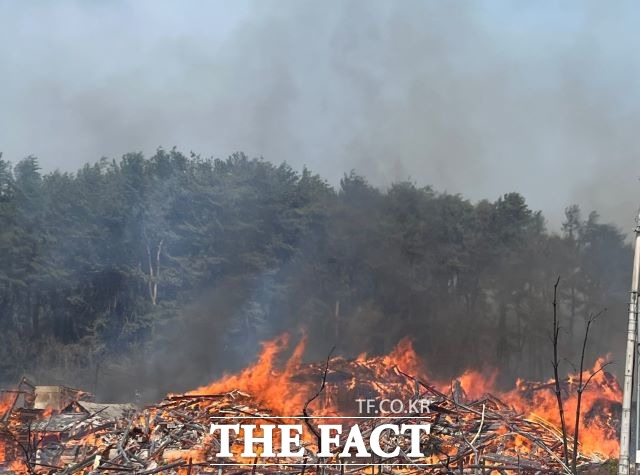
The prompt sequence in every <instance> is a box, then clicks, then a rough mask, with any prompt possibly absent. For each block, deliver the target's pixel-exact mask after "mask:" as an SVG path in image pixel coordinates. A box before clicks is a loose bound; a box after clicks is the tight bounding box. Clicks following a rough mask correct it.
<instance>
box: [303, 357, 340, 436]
mask: <svg viewBox="0 0 640 475" xmlns="http://www.w3.org/2000/svg"><path fill="white" fill-rule="evenodd" d="M335 349H336V347H335V346H334V347H333V348H331V351H330V352H329V354H328V355H327V361H326V363H325V366H324V373H323V375H322V384H321V385H320V389H318V392H316V393H315V395H314V396H313V397H312V398H311V399H309V400H308V401H307V402H306V403H305V404H304V407H303V408H302V414H303V415H304V418H305V419H304V422H305V424H306V425H307V427H309V430H310V431H311V432H313V435H315V436H316V439H317V441H318V447H320V432H318V429H316V428H315V426H314V425H313V424H312V423H311V421H310V417H311V416H309V411H308V409H309V404H311V403H312V402H313V401H315V400H316V399H317V398H318V396H320V394H322V391H324V388H325V386H326V385H327V374H328V373H329V361H330V360H331V355H333V352H334V351H335Z"/></svg>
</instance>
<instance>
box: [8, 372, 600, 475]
mask: <svg viewBox="0 0 640 475" xmlns="http://www.w3.org/2000/svg"><path fill="white" fill-rule="evenodd" d="M420 387H421V394H420V397H427V398H429V399H430V401H431V404H430V405H429V412H428V413H422V414H418V413H416V414H409V415H403V416H401V417H394V418H390V419H388V420H385V422H386V423H397V424H401V423H407V422H414V423H421V422H425V419H426V420H427V421H428V422H430V423H431V424H432V429H431V434H430V435H428V436H423V447H422V449H423V452H424V453H425V455H426V457H424V458H421V459H411V460H410V459H408V458H407V457H406V456H405V455H404V452H402V451H401V455H400V456H398V457H395V458H392V459H385V460H384V464H385V465H387V466H388V467H389V469H392V470H393V473H398V472H421V473H448V472H451V471H455V472H456V473H472V472H474V471H477V470H482V471H486V472H490V471H492V470H497V471H510V470H518V471H519V472H520V473H568V471H569V470H568V468H567V467H566V466H564V464H563V462H562V438H561V435H560V432H559V430H558V429H557V428H556V427H555V426H553V425H551V424H549V423H548V422H545V421H544V420H542V419H539V418H528V417H525V416H524V415H523V414H520V413H518V412H516V411H515V410H514V409H513V408H511V407H510V406H508V405H507V404H506V403H504V402H502V401H500V400H499V399H498V398H496V397H494V396H490V395H487V396H485V397H483V398H482V399H479V400H476V401H470V402H462V401H456V400H455V398H454V397H453V396H451V395H445V394H443V393H442V392H440V391H438V390H436V389H435V388H433V387H431V386H428V385H426V384H424V383H421V386H420ZM77 408H82V410H81V411H78V412H74V411H73V409H77ZM271 416H273V414H271V412H270V411H269V410H268V408H265V407H261V405H260V404H259V403H258V402H257V400H256V399H255V398H253V397H252V396H251V395H249V394H245V393H243V392H240V391H233V392H229V393H226V394H200V395H179V396H170V397H167V398H166V399H165V400H164V401H162V402H160V403H159V404H157V405H154V406H150V407H148V408H146V409H144V410H142V411H135V410H134V408H133V407H132V406H131V405H106V404H105V405H101V404H92V403H73V404H72V405H71V406H70V407H68V408H66V409H65V410H64V411H63V412H61V413H59V414H51V415H50V416H48V417H45V418H43V419H41V420H38V421H37V422H35V423H33V424H31V425H30V426H27V427H25V426H23V425H20V424H19V418H20V410H18V411H17V412H16V413H15V414H13V415H12V416H11V418H10V423H9V425H8V427H5V428H4V431H5V433H6V431H11V432H13V433H14V434H15V433H18V434H19V433H21V431H24V430H28V431H29V432H30V436H29V437H28V440H29V442H28V443H27V446H26V452H25V453H29V454H30V455H31V456H30V457H29V461H30V464H31V467H30V469H31V470H32V471H33V472H35V473H59V474H64V475H70V474H73V473H95V474H98V473H110V474H113V473H137V474H152V473H191V474H197V473H218V474H220V473H238V472H239V471H241V472H247V471H251V472H252V473H256V472H259V473H276V472H277V473H304V472H309V471H316V470H317V466H316V464H319V463H323V464H331V466H325V470H329V471H332V472H335V473H338V472H340V473H345V471H348V472H349V473H356V472H357V473H371V472H370V471H369V472H368V471H367V468H368V465H372V464H374V463H380V461H379V460H371V461H367V462H363V463H364V465H359V466H356V465H352V464H348V463H347V464H345V463H342V465H340V461H339V460H338V459H337V458H333V459H319V458H318V457H317V456H316V455H315V454H316V453H317V452H318V449H317V446H316V444H315V441H313V440H308V441H306V443H305V454H306V456H305V458H304V462H303V463H302V464H301V460H300V459H284V460H282V459H277V460H276V459H266V460H260V463H261V464H262V463H272V464H275V465H270V466H258V467H253V464H254V463H255V462H256V461H255V460H246V459H242V458H241V457H240V456H237V457H235V458H234V459H233V462H234V463H236V464H246V465H245V466H244V470H242V467H239V466H238V465H229V460H228V459H217V458H216V457H215V454H216V453H217V448H218V447H217V446H216V442H217V440H216V439H215V438H214V437H212V436H210V435H209V429H210V424H211V421H212V417H214V418H221V417H224V418H225V423H234V422H239V421H240V422H244V423H247V419H246V418H247V417H251V418H252V419H251V421H252V423H256V422H257V423H259V422H265V423H266V422H270V423H273V422H274V420H276V419H274V418H272V417H271ZM278 420H279V419H278ZM253 421H256V422H253ZM358 422H359V423H360V427H361V431H362V432H363V433H365V432H367V431H370V430H372V429H373V427H374V425H375V424H379V423H381V422H380V420H379V419H367V420H365V421H358ZM290 423H306V422H304V420H303V419H302V418H299V419H291V422H290ZM310 423H313V420H311V421H310ZM344 437H346V434H345V436H343V438H342V441H343V442H344ZM13 442H14V443H15V441H13ZM383 444H384V446H385V448H386V449H391V448H393V447H394V446H395V444H398V445H400V446H401V448H403V441H402V440H401V438H396V439H394V440H391V439H389V438H387V439H386V440H384V442H383ZM232 447H233V448H232V452H233V453H234V454H239V453H240V452H241V451H242V439H241V438H237V439H235V440H234V441H233V445H232ZM404 448H406V446H405V447H404ZM340 450H341V449H339V448H337V449H336V450H335V453H338V452H339V451H340ZM19 452H20V451H18V453H19ZM16 459H17V460H24V459H25V457H24V456H23V457H22V458H20V457H17V458H16ZM604 461H605V460H604V459H602V458H600V457H598V456H596V455H590V456H586V455H584V454H581V455H580V457H579V467H580V468H585V467H588V466H591V465H594V464H600V463H603V462H604ZM22 465H23V464H22ZM372 467H374V465H372ZM12 469H13V470H14V471H15V472H16V473H28V470H29V469H28V468H27V467H26V466H22V467H16V465H15V464H14V465H13V467H12ZM368 470H371V468H369V469H368Z"/></svg>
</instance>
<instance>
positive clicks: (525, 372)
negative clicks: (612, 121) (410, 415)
mask: <svg viewBox="0 0 640 475" xmlns="http://www.w3.org/2000/svg"><path fill="white" fill-rule="evenodd" d="M630 253H631V250H630V248H629V245H628V243H627V242H626V241H625V235H624V234H623V233H622V232H621V231H620V230H619V229H617V228H616V227H615V226H613V225H610V224H606V223H602V222H601V221H600V219H599V216H598V214H597V213H595V212H591V213H589V214H587V215H583V213H582V212H581V210H580V209H579V207H578V206H575V205H572V206H569V207H568V208H567V209H566V213H565V221H564V223H563V225H562V229H561V230H559V231H558V232H551V231H549V230H548V229H547V228H546V226H545V219H544V217H543V215H542V213H541V212H540V211H535V210H532V209H530V208H529V206H528V205H527V203H526V201H525V199H524V198H523V197H522V196H521V195H520V194H518V193H515V192H514V193H508V194H505V195H503V196H501V197H499V198H498V199H497V200H495V201H489V200H482V201H479V202H476V203H473V202H471V201H469V200H468V199H466V198H464V197H463V196H461V195H457V194H448V193H442V192H438V191H436V190H434V189H433V188H432V187H429V186H419V185H418V184H416V183H412V182H400V183H395V184H393V185H392V186H390V187H389V188H388V189H384V190H382V189H379V188H376V187H374V186H372V185H371V184H369V183H368V182H367V180H366V178H365V177H364V176H361V175H359V174H356V173H355V172H351V173H349V174H346V175H345V176H344V177H343V178H342V180H341V181H340V184H339V186H337V187H334V186H331V185H330V184H329V183H327V181H326V180H324V179H323V178H322V177H320V176H319V175H317V174H315V173H313V172H312V171H310V170H308V169H306V168H305V169H303V170H302V171H296V170H294V169H293V168H291V167H290V166H289V165H287V164H280V165H276V164H273V163H270V162H268V161H265V160H262V159H251V158H248V157H247V156H245V155H244V154H241V153H238V154H234V155H232V156H231V157H229V158H228V159H226V160H221V159H208V158H202V157H200V156H198V155H194V154H191V155H185V154H183V153H181V152H179V151H177V150H175V149H173V150H164V149H159V150H158V151H157V152H156V153H155V154H154V155H153V156H152V157H150V158H145V157H144V156H143V155H142V154H140V153H131V154H127V155H124V156H123V157H122V158H121V159H120V160H110V159H102V160H100V161H98V162H97V163H94V164H87V165H85V166H84V167H82V168H81V169H79V170H77V171H76V172H74V173H63V172H60V171H54V172H47V173H42V171H41V169H40V166H39V164H38V160H37V158H36V157H27V158H25V159H23V160H21V161H20V162H18V163H17V164H15V165H12V164H11V163H9V162H8V161H6V160H3V159H2V157H1V156H0V256H1V257H0V329H1V331H0V381H3V382H5V384H6V383H8V382H12V381H15V380H17V379H19V377H20V376H21V375H23V374H28V375H33V377H34V378H35V379H37V380H38V381H40V382H42V383H50V382H66V383H67V384H76V385H81V386H83V387H86V388H87V389H90V390H91V389H93V390H96V391H98V392H99V393H101V394H104V395H105V396H106V397H111V398H116V397H120V396H122V397H129V394H127V391H129V392H131V391H133V390H134V389H137V390H142V391H144V392H146V394H147V395H148V396H149V397H155V396H156V395H157V394H160V393H161V392H163V391H178V390H183V389H187V388H189V387H190V386H192V385H195V384H200V383H203V382H206V381H207V380H208V379H210V378H212V377H215V376H216V375H219V374H220V372H221V371H224V370H230V369H235V368H237V367H240V366H242V365H244V364H246V363H247V361H248V360H249V359H251V357H252V356H253V355H255V351H256V348H257V345H258V343H259V342H260V341H263V340H265V339H267V338H269V337H272V336H274V335H276V334H279V333H281V332H283V331H289V332H291V333H293V334H298V335H299V334H300V333H301V332H304V333H305V334H306V335H307V337H308V339H309V343H310V347H309V350H308V353H309V358H320V359H321V358H323V357H324V356H326V351H327V348H329V347H331V346H333V345H334V344H335V345H337V348H338V351H342V352H343V353H344V354H348V355H355V354H357V353H360V352H364V351H366V352H369V353H382V352H385V351H388V350H389V349H390V348H391V347H392V346H393V345H394V344H395V343H396V342H397V341H398V340H399V339H401V338H403V337H405V336H410V337H411V338H412V339H413V340H414V343H415V346H416V349H417V351H418V352H419V353H420V354H421V355H422V356H423V357H424V358H425V360H426V361H427V362H428V364H429V367H430V368H431V370H432V371H433V373H434V374H437V375H441V376H445V377H446V376H451V375H452V374H455V373H459V372H461V371H463V370H464V369H466V368H470V367H474V368H490V367H498V368H500V370H501V372H500V375H501V378H502V380H503V382H504V383H505V384H507V383H508V380H511V379H512V378H513V377H515V376H523V377H531V378H543V377H548V376H550V369H551V368H550V365H549V357H548V355H549V339H548V336H549V328H550V302H551V299H552V292H553V283H554V282H555V279H556V277H557V276H558V275H561V276H562V285H561V287H560V289H559V295H558V300H559V309H560V312H561V314H562V318H563V320H562V321H563V331H565V332H566V334H567V335H568V341H575V342H577V341H579V340H580V338H581V335H582V331H583V329H584V326H585V322H586V321H587V320H588V316H589V315H590V314H593V313H596V312H600V311H602V310H603V309H605V308H606V309H607V310H606V312H605V314H604V315H603V316H602V317H600V322H604V323H599V328H598V330H597V337H596V338H594V340H593V343H592V345H591V347H592V351H593V354H596V353H604V352H607V351H614V353H617V352H618V350H617V346H616V345H615V342H616V341H618V340H621V339H622V337H623V334H624V333H623V332H624V325H625V320H624V314H625V310H624V309H625V303H626V296H627V293H626V291H627V287H628V280H629V278H628V277H629V271H630V259H631V257H630ZM594 334H595V333H594ZM618 346H619V345H618ZM566 352H567V355H566V356H567V358H569V359H570V358H571V357H572V356H575V355H572V354H571V352H570V350H569V349H567V351H566ZM614 356H615V355H614Z"/></svg>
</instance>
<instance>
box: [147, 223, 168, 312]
mask: <svg viewBox="0 0 640 475" xmlns="http://www.w3.org/2000/svg"><path fill="white" fill-rule="evenodd" d="M145 241H146V248H147V259H148V263H149V273H148V278H147V285H148V287H149V298H150V299H151V303H152V304H153V305H156V303H157V302H158V281H159V280H160V254H161V253H162V246H163V244H164V239H160V242H159V243H158V245H157V246H156V248H155V263H154V259H153V256H152V254H153V253H152V252H151V251H152V250H151V244H150V243H149V239H148V238H147V235H146V232H145Z"/></svg>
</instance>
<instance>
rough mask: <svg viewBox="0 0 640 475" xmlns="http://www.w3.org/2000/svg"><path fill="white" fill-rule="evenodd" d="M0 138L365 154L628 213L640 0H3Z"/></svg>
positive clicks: (461, 189)
mask: <svg viewBox="0 0 640 475" xmlns="http://www.w3.org/2000/svg"><path fill="white" fill-rule="evenodd" d="M0 18H2V19H4V20H5V21H4V22H3V28H2V29H0V57H2V63H1V64H2V66H1V68H2V74H1V77H2V87H0V104H2V107H0V144H1V147H2V151H3V152H5V155H4V156H5V159H8V160H11V161H12V162H17V161H18V160H20V159H21V158H23V157H25V156H27V155H29V154H34V155H36V156H38V157H40V158H41V160H42V162H41V166H42V168H43V170H45V171H52V170H55V169H61V170H63V171H73V170H75V169H77V168H79V167H81V166H82V165H83V164H84V163H86V162H92V161H94V160H97V159H99V158H100V157H101V156H103V155H105V156H108V157H119V156H122V155H123V154H125V153H127V152H130V151H143V152H144V153H146V154H147V155H152V154H153V153H154V151H155V149H156V148H157V147H158V146H159V145H176V146H178V148H179V149H180V150H184V151H190V150H194V151H196V152H198V153H202V154H204V155H211V154H215V155H216V156H227V155H229V154H231V153H233V152H235V151H236V150H243V151H245V152H246V153H247V154H248V155H250V156H264V157H268V158H270V159H274V160H276V161H281V160H286V161H287V163H290V164H291V165H292V166H294V167H296V168H297V169H301V168H302V167H303V166H304V165H307V166H308V167H309V168H310V169H312V170H314V171H315V172H316V173H320V174H321V175H322V176H323V177H324V178H326V179H327V180H328V181H329V183H330V184H332V185H333V186H338V184H339V181H340V178H341V176H342V173H343V172H344V171H345V170H346V171H348V170H350V169H352V168H355V169H357V170H361V171H363V173H365V171H366V175H367V179H368V180H369V182H370V183H372V184H374V185H375V186H379V187H384V188H386V187H387V186H388V185H390V184H391V183H392V182H398V181H403V180H407V179H411V180H415V181H417V182H418V183H429V184H432V185H433V186H434V187H436V188H437V189H438V190H447V191H449V192H451V193H463V194H464V196H465V197H467V198H469V199H472V200H474V201H477V200H480V199H482V198H491V199H495V198H496V197H498V196H500V195H502V194H504V193H506V192H509V191H512V190H518V192H520V193H521V194H523V196H526V197H527V201H528V203H529V204H530V206H531V207H532V208H534V209H541V210H543V211H544V213H545V217H546V218H547V219H548V222H549V228H550V229H553V230H559V229H560V225H561V222H562V219H563V206H557V203H562V204H564V203H578V204H580V205H581V206H582V207H583V208H584V209H598V210H599V211H600V212H601V213H602V214H603V215H604V216H607V219H608V220H609V221H612V222H614V223H616V224H617V225H619V226H622V227H624V228H625V231H626V230H629V229H630V227H631V226H632V225H633V223H632V217H633V216H634V214H635V211H636V207H637V206H638V197H637V175H638V173H637V172H633V170H636V169H637V162H638V157H637V150H639V149H640V135H639V134H638V133H637V131H638V130H639V129H640V124H639V123H638V114H637V110H638V109H639V108H640V94H639V92H640V89H639V88H638V80H637V78H638V76H639V74H640V57H639V55H638V54H637V51H638V50H640V35H638V33H637V29H638V24H639V23H640V3H639V2H637V1H633V0H619V1H616V2H602V1H598V0H565V1H562V2H557V1H552V0H538V1H527V0H523V1H519V2H509V1H499V0H498V1H494V0H489V1H482V0H480V1H475V2H462V1H455V0H454V1H440V0H403V1H399V2H393V1H386V0H342V1H338V2H332V4H331V5H328V4H327V3H326V2H322V1H317V0H316V1H314V0H234V1H231V2H230V1H226V0H206V1H205V0H183V1H180V2H158V1H157V0H135V1H131V0H113V1H109V2H100V1H86V0H62V1H55V2H51V1H49V2H47V1H37V0H36V1H31V2H24V1H11V0H0Z"/></svg>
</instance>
